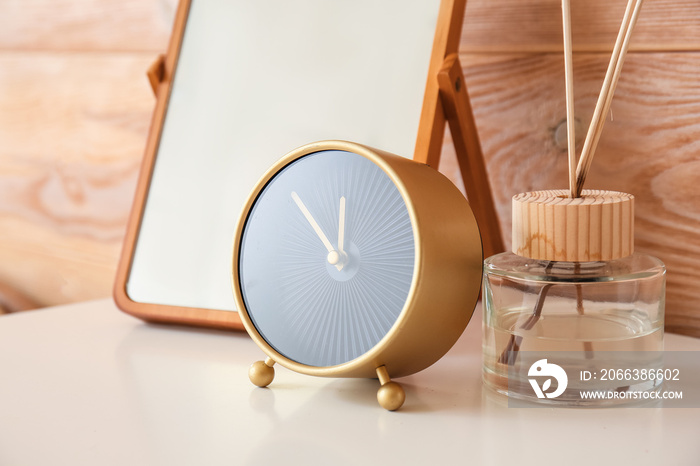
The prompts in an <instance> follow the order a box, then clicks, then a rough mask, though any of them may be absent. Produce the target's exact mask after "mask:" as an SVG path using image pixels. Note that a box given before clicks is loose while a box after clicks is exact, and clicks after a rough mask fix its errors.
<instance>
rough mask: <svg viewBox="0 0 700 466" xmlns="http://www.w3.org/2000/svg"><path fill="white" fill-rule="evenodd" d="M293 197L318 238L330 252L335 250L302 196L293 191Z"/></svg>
mask: <svg viewBox="0 0 700 466" xmlns="http://www.w3.org/2000/svg"><path fill="white" fill-rule="evenodd" d="M292 199H294V202H295V203H296V205H297V207H299V210H301V213H302V214H304V217H306V220H307V221H308V222H309V224H310V225H311V228H313V229H314V231H315V232H316V235H317V236H318V238H319V239H320V240H321V242H322V243H323V245H324V246H325V247H326V249H327V250H328V252H333V251H335V248H334V247H333V245H332V244H331V242H330V241H328V238H327V237H326V234H325V233H323V230H321V227H320V226H318V223H316V220H314V218H313V216H311V212H309V209H307V208H306V206H305V205H304V203H303V202H302V201H301V198H300V197H299V195H298V194H297V193H296V191H292ZM335 267H336V268H337V269H338V270H340V269H342V268H343V267H342V266H340V267H339V266H338V265H336V266H335Z"/></svg>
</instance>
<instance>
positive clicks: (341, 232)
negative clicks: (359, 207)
mask: <svg viewBox="0 0 700 466" xmlns="http://www.w3.org/2000/svg"><path fill="white" fill-rule="evenodd" d="M339 210H340V213H339V214H338V251H339V252H341V253H344V252H345V196H343V197H341V198H340V209H339Z"/></svg>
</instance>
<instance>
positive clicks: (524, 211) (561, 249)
mask: <svg viewBox="0 0 700 466" xmlns="http://www.w3.org/2000/svg"><path fill="white" fill-rule="evenodd" d="M568 195H569V191H567V190H563V189H561V190H551V191H534V192H531V193H522V194H517V195H515V196H513V248H512V249H513V252H514V253H515V254H518V255H519V256H524V257H529V258H531V259H538V260H550V261H567V262H587V261H604V260H612V259H619V258H621V257H625V256H628V255H630V254H632V253H633V252H634V196H632V195H631V194H625V193H618V192H615V191H599V190H589V189H587V190H584V191H583V192H582V193H581V197H578V198H570V197H568Z"/></svg>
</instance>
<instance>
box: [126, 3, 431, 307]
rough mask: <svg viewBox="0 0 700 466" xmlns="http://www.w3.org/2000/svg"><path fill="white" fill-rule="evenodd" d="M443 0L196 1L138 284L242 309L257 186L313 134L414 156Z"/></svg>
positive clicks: (146, 217) (137, 263) (140, 289)
mask: <svg viewBox="0 0 700 466" xmlns="http://www.w3.org/2000/svg"><path fill="white" fill-rule="evenodd" d="M439 8H440V1H439V0H430V1H428V0H381V1H378V0H333V1H328V0H294V1H291V0H265V1H260V0H192V3H191V6H190V12H189V16H188V19H187V24H186V27H185V34H184V38H183V42H182V46H181V51H180V56H179V61H178V64H177V68H176V70H175V73H174V78H173V83H172V91H171V95H170V100H169V104H168V109H167V113H166V116H165V120H164V126H163V129H162V134H161V140H160V144H159V147H158V151H157V156H156V162H155V166H154V170H153V176H152V179H151V183H150V187H149V191H148V195H147V200H146V206H145V209H144V214H143V220H142V224H141V227H140V231H139V234H138V238H137V242H136V246H135V252H134V257H133V261H132V265H131V270H130V273H129V277H128V279H127V286H126V291H127V294H128V296H129V298H130V299H131V300H133V301H136V302H141V303H151V304H166V305H173V306H185V307H194V308H204V309H217V310H231V311H234V310H235V305H234V301H233V296H232V291H231V283H230V280H231V251H232V241H233V233H234V230H235V227H236V222H237V221H238V217H239V215H240V213H241V210H242V208H243V204H244V203H245V201H246V199H247V197H248V194H249V193H250V191H251V190H252V189H253V187H254V185H255V184H256V182H257V180H258V179H259V178H261V177H262V175H263V174H264V173H265V172H266V171H267V169H268V168H269V167H270V166H271V165H272V164H273V163H274V162H275V161H277V160H278V159H279V158H281V157H282V156H283V155H285V154H286V153H287V152H289V151H291V150H292V149H295V148H297V147H299V146H301V145H304V144H307V143H310V142H314V141H319V140H325V139H341V140H349V141H353V142H357V143H360V144H366V145H368V146H371V147H375V148H377V149H382V150H385V151H388V152H391V153H395V154H398V155H402V156H405V157H409V158H410V157H412V156H413V153H414V148H415V143H416V137H417V133H418V123H419V118H420V113H421V108H422V104H423V96H424V92H425V86H426V80H427V76H428V66H429V62H430V58H431V51H432V46H433V38H434V34H435V28H436V25H437V19H438V11H439Z"/></svg>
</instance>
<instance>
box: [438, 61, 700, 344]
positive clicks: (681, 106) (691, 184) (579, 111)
mask: <svg viewBox="0 0 700 466" xmlns="http://www.w3.org/2000/svg"><path fill="white" fill-rule="evenodd" d="M462 63H463V64H464V66H465V75H466V76H465V79H466V82H467V85H468V89H469V91H470V95H471V98H472V105H473V107H474V112H475V118H476V123H477V128H478V130H479V135H480V137H481V143H482V147H483V150H484V154H485V156H486V159H487V168H488V172H489V176H490V180H491V186H492V187H493V190H494V192H493V194H494V199H495V202H496V207H497V210H498V212H499V217H500V220H501V225H502V228H503V230H504V231H506V232H507V231H510V228H511V219H510V216H511V212H510V202H511V197H512V196H513V195H514V194H517V193H520V192H527V191H535V190H541V189H556V188H559V189H563V188H566V186H567V153H566V139H565V138H564V139H563V141H558V140H557V138H556V137H555V135H556V134H557V128H559V127H560V125H565V115H566V109H565V100H564V94H565V91H564V85H565V83H564V63H563V56H562V55H561V54H515V55H506V54H502V55H491V54H489V55H486V54H485V55H481V54H465V55H463V56H462ZM606 66H607V56H606V55H604V54H576V55H575V56H574V74H575V82H576V88H575V91H576V99H575V100H576V115H577V118H578V119H580V120H581V122H582V126H583V127H587V125H588V122H589V121H590V118H591V115H592V113H593V108H594V106H595V100H596V97H597V93H598V91H599V87H600V84H601V82H602V79H603V75H604V73H605V68H606ZM698 75H700V53H630V54H629V55H628V56H627V60H626V62H625V69H624V70H623V73H622V77H621V79H620V82H619V84H618V88H617V92H616V95H615V100H614V101H613V105H612V113H613V116H614V120H613V121H608V122H607V124H606V128H605V130H604V131H603V135H602V137H601V141H600V145H599V147H598V152H597V155H596V159H595V160H594V162H593V165H592V167H591V171H590V174H589V176H588V180H587V182H586V188H589V189H610V190H616V191H623V192H628V193H631V194H633V195H634V196H635V198H636V200H635V211H636V224H635V230H636V244H635V249H636V250H637V251H640V252H645V253H648V254H651V255H654V256H656V257H659V258H660V259H661V260H662V261H663V262H664V263H665V264H666V266H667V269H668V282H667V283H668V286H667V306H666V315H667V319H666V326H667V329H668V330H669V331H675V332H679V333H687V334H692V335H696V336H700V311H699V310H698V307H697V305H696V303H697V302H698V300H700V287H699V286H698V285H697V284H698V282H699V281H700V269H698V267H697V264H698V263H700V183H698V180H700V157H699V156H698V154H700V138H699V137H698V135H699V134H700V81H698V79H697V76H698ZM446 148H447V149H448V150H449V147H448V146H446ZM580 148H581V147H580V143H579V146H578V149H579V151H580ZM445 160H446V161H447V162H449V160H450V158H449V157H446V158H445ZM443 169H444V170H445V171H446V172H450V170H452V173H451V175H450V176H452V177H453V178H457V177H458V175H457V174H456V173H455V172H456V168H455V167H450V166H449V164H445V165H444V166H443ZM508 243H510V239H508Z"/></svg>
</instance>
